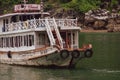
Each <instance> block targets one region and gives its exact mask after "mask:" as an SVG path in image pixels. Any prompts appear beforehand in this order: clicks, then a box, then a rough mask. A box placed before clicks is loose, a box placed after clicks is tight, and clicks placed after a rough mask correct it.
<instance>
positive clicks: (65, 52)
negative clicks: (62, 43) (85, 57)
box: [60, 50, 69, 59]
mask: <svg viewBox="0 0 120 80" xmlns="http://www.w3.org/2000/svg"><path fill="white" fill-rule="evenodd" d="M60 57H61V58H62V59H66V58H68V57H69V51H68V50H62V51H60Z"/></svg>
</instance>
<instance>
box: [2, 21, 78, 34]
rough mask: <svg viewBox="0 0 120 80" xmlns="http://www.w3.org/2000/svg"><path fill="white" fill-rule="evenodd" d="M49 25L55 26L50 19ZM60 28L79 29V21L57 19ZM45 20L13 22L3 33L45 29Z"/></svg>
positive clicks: (6, 26) (7, 25)
mask: <svg viewBox="0 0 120 80" xmlns="http://www.w3.org/2000/svg"><path fill="white" fill-rule="evenodd" d="M48 21H49V25H50V26H54V24H53V20H52V19H48ZM55 21H56V24H57V25H58V27H77V19H55ZM45 25H46V22H45V19H31V20H27V21H19V22H15V23H14V22H12V23H9V24H6V25H5V27H4V31H3V32H9V31H18V30H27V29H36V28H45Z"/></svg>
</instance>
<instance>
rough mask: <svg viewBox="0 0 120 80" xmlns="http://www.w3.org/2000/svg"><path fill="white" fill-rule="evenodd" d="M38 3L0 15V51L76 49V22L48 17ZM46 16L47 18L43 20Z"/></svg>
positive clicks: (77, 30) (22, 6)
mask: <svg viewBox="0 0 120 80" xmlns="http://www.w3.org/2000/svg"><path fill="white" fill-rule="evenodd" d="M48 15H49V13H47V12H41V5H40V4H37V5H36V4H24V5H16V6H15V9H14V13H10V14H5V15H1V16H0V51H25V50H32V49H37V48H43V47H48V46H54V45H59V46H60V47H61V49H64V48H78V47H79V46H78V35H79V34H78V33H79V30H80V28H79V27H77V19H54V18H48ZM45 17H47V18H45Z"/></svg>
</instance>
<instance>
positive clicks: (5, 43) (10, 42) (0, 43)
mask: <svg viewBox="0 0 120 80" xmlns="http://www.w3.org/2000/svg"><path fill="white" fill-rule="evenodd" d="M32 45H34V35H25V36H14V37H1V38H0V47H1V48H4V47H21V46H32Z"/></svg>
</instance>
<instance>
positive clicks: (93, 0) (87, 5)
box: [0, 0, 118, 12]
mask: <svg viewBox="0 0 120 80" xmlns="http://www.w3.org/2000/svg"><path fill="white" fill-rule="evenodd" d="M21 1H22V0H0V9H3V10H5V9H6V10H12V8H13V5H15V4H19V3H20V2H21ZM28 1H29V3H37V4H39V3H40V1H41V0H28ZM43 1H44V2H45V4H46V3H47V4H46V5H47V6H45V7H46V9H47V10H49V9H51V8H54V7H55V6H54V7H52V5H53V4H59V5H60V8H65V9H73V10H75V11H78V12H87V11H88V10H90V9H96V8H98V7H99V4H100V3H102V2H100V1H101V0H43ZM115 4H118V0H111V5H115ZM6 6H7V7H6ZM57 6H58V5H57ZM5 12H6V11H5ZM8 12H9V11H8Z"/></svg>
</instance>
